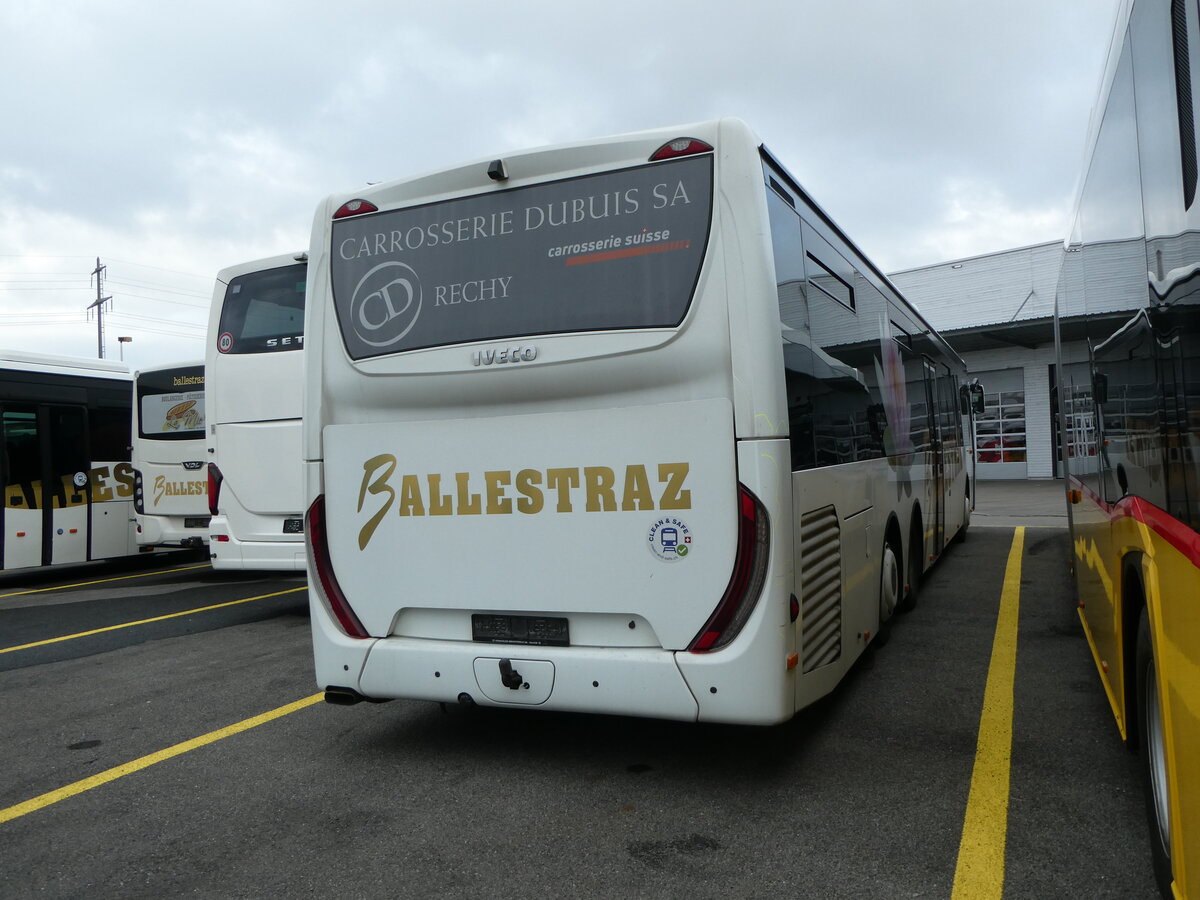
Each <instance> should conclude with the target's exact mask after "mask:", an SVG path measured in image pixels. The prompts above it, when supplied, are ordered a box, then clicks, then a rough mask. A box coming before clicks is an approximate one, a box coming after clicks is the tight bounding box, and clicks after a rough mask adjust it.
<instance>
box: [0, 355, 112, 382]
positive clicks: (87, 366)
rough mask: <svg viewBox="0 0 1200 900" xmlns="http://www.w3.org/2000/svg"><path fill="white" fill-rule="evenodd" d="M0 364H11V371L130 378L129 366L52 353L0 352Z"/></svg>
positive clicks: (103, 360) (110, 361)
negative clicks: (20, 370)
mask: <svg viewBox="0 0 1200 900" xmlns="http://www.w3.org/2000/svg"><path fill="white" fill-rule="evenodd" d="M0 363H11V364H12V365H8V366H6V368H11V369H23V370H25V371H29V372H50V373H59V374H71V375H80V374H85V375H95V376H97V377H100V378H116V379H121V380H126V379H129V378H130V374H129V366H127V365H125V363H122V362H113V361H112V360H108V359H88V358H86V357H77V356H56V355H54V354H52V353H26V352H25V351H23V350H0Z"/></svg>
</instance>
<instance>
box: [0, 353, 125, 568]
mask: <svg viewBox="0 0 1200 900" xmlns="http://www.w3.org/2000/svg"><path fill="white" fill-rule="evenodd" d="M131 395H132V391H131V389H130V377H129V370H128V369H127V368H126V367H125V366H124V365H121V364H118V363H112V362H106V361H104V360H96V359H73V358H70V357H66V356H48V355H44V354H34V353H22V352H19V351H14V350H3V351H0V485H3V486H4V504H3V507H2V508H0V535H2V540H3V543H2V544H0V570H4V571H9V570H13V569H28V568H33V567H36V566H49V565H57V564H61V563H81V562H87V561H88V560H95V559H108V558H111V557H117V556H126V555H129V554H133V553H137V552H138V547H137V544H136V542H135V541H134V535H133V521H132V520H133V508H132V505H131V501H132V498H133V482H134V479H133V467H132V466H131V465H130V462H129V419H130V416H129V407H130V397H131Z"/></svg>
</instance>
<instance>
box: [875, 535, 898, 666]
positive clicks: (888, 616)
mask: <svg viewBox="0 0 1200 900" xmlns="http://www.w3.org/2000/svg"><path fill="white" fill-rule="evenodd" d="M880 569H881V573H880V577H879V631H878V632H876V634H875V644H876V645H877V646H879V647H882V646H884V645H886V644H887V642H888V641H889V640H891V637H892V616H893V615H895V613H896V607H898V606H899V605H900V595H901V594H902V593H903V590H904V585H903V582H902V581H901V579H900V556H899V554H898V553H896V548H895V545H893V543H892V542H891V541H890V540H889V541H887V542H885V543H884V545H883V564H882V565H881V566H880Z"/></svg>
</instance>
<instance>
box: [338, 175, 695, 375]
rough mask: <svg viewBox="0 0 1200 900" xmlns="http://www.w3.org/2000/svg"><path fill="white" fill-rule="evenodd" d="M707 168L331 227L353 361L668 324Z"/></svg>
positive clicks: (684, 302)
mask: <svg viewBox="0 0 1200 900" xmlns="http://www.w3.org/2000/svg"><path fill="white" fill-rule="evenodd" d="M711 216H712V158H711V156H701V157H691V158H687V159H681V160H676V161H672V162H666V163H657V164H654V165H648V166H639V167H637V168H632V169H622V170H620V171H616V172H606V173H603V174H600V175H591V176H587V177H583V178H573V179H569V180H565V181H557V182H553V183H549V184H539V185H534V186H532V187H527V188H517V189H514V190H509V191H499V192H496V193H491V194H484V195H479V196H475V197H467V198H463V199H460V200H449V201H446V202H443V203H436V204H430V205H426V206H419V207H415V208H409V209H398V210H393V211H389V212H384V213H379V214H376V215H372V216H364V217H361V218H353V219H346V220H340V221H337V222H335V223H334V224H333V246H332V263H331V278H332V287H333V300H334V307H335V309H336V311H337V316H338V323H339V325H340V327H341V332H342V338H343V341H344V342H345V346H346V349H347V351H348V352H349V353H350V355H351V356H352V357H353V358H355V359H365V358H367V357H371V356H380V355H382V354H385V353H395V352H397V351H401V350H413V349H417V348H420V347H438V346H443V345H446V344H454V343H460V342H465V341H481V340H497V339H503V338H514V337H524V336H528V335H533V334H560V333H564V332H578V331H599V330H611V329H625V328H664V327H674V326H676V325H678V324H679V323H680V322H681V321H682V320H683V317H684V315H686V313H687V310H688V306H689V305H690V303H691V299H692V294H693V292H694V290H695V286H696V281H697V279H698V277H699V274H700V266H701V263H702V262H703V260H704V252H705V247H706V244H707V242H708V229H709V222H710V219H711Z"/></svg>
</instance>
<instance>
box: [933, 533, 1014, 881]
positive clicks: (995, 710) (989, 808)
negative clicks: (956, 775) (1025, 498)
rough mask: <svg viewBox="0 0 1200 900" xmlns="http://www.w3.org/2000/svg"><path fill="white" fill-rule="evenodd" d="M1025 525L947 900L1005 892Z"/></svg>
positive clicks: (1007, 576) (1006, 590)
mask: <svg viewBox="0 0 1200 900" xmlns="http://www.w3.org/2000/svg"><path fill="white" fill-rule="evenodd" d="M1024 547H1025V529H1024V527H1018V528H1017V529H1016V533H1015V534H1014V535H1013V542H1012V547H1011V548H1010V549H1009V551H1008V566H1007V567H1006V568H1005V570H1004V587H1003V590H1002V591H1001V594H1000V613H999V615H998V616H997V618H996V635H995V637H994V638H993V640H992V660H991V663H989V665H988V675H987V686H986V687H985V688H984V692H983V711H982V713H981V714H980V717H979V739H978V742H977V743H976V746H975V768H974V770H973V771H972V773H971V790H970V793H969V794H968V796H967V813H966V816H965V818H964V819H963V830H962V840H961V841H960V843H959V845H958V865H957V866H956V868H955V871H954V891H953V893H952V894H951V898H952V900H980V898H996V900H999V898H1000V897H1001V896H1002V895H1003V893H1004V850H1005V844H1006V841H1007V839H1008V794H1009V770H1010V765H1011V762H1012V722H1013V684H1014V682H1015V680H1016V672H1017V620H1018V614H1019V612H1020V600H1021V553H1022V551H1023V550H1024Z"/></svg>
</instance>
